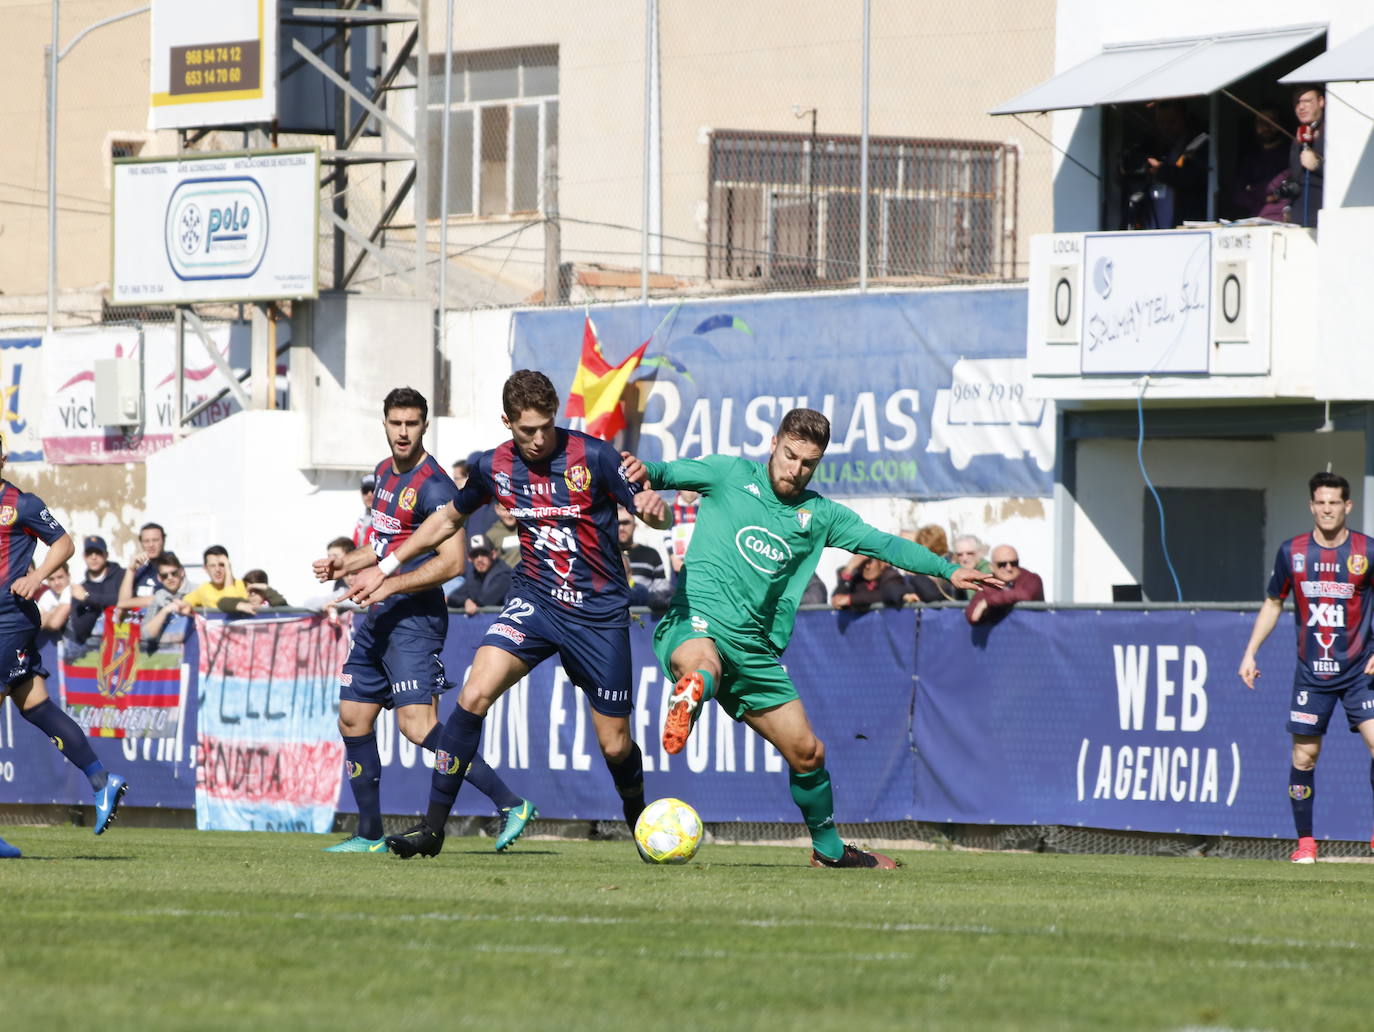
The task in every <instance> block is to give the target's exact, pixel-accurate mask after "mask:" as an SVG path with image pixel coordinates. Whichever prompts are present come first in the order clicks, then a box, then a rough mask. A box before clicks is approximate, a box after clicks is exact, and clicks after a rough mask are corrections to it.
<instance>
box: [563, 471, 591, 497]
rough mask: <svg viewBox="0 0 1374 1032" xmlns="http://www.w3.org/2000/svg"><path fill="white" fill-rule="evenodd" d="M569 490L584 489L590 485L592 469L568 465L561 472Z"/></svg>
mask: <svg viewBox="0 0 1374 1032" xmlns="http://www.w3.org/2000/svg"><path fill="white" fill-rule="evenodd" d="M563 483H565V484H567V485H568V490H569V491H585V490H587V489H588V488H589V487H591V486H592V471H591V470H589V469H588V468H587V467H586V466H569V467H568V468H567V470H566V471H565V472H564V474H563Z"/></svg>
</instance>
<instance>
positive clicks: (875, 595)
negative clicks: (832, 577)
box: [830, 555, 906, 613]
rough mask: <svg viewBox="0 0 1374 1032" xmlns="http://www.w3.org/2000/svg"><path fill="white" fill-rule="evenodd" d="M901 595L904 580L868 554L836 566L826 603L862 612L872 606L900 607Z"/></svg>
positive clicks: (894, 569) (897, 572)
mask: <svg viewBox="0 0 1374 1032" xmlns="http://www.w3.org/2000/svg"><path fill="white" fill-rule="evenodd" d="M905 594H906V581H905V580H903V579H902V574H901V571H899V570H898V569H896V567H894V566H891V565H889V564H888V563H885V562H883V561H882V560H881V559H874V558H873V557H872V556H867V555H856V556H854V557H853V558H852V559H850V560H849V562H848V563H846V564H845V565H844V566H841V567H840V573H839V577H838V579H837V583H836V585H835V593H834V594H833V595H831V596H830V605H831V607H832V608H834V609H847V610H850V611H851V612H855V613H865V612H867V611H868V610H869V609H870V608H871V607H872V606H875V605H884V606H901V605H902V603H903V601H904V599H903V596H904V595H905Z"/></svg>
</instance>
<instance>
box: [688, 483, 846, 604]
mask: <svg viewBox="0 0 1374 1032" xmlns="http://www.w3.org/2000/svg"><path fill="white" fill-rule="evenodd" d="M700 505H701V495H700V493H698V492H696V491H679V492H678V493H677V498H675V499H674V500H673V526H672V529H670V530H669V531H668V555H669V562H671V563H672V566H673V574H674V575H676V574H678V573H681V572H682V564H683V563H684V562H685V561H686V559H687V545H688V544H689V543H690V542H691V540H692V530H693V528H695V527H696V525H697V507H698V506H700ZM821 589H822V590H824V589H825V585H824V583H822V585H821Z"/></svg>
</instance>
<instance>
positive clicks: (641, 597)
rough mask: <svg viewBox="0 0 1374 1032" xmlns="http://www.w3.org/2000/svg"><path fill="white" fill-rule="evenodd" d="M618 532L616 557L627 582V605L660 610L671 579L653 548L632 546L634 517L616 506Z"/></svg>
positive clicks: (670, 592)
mask: <svg viewBox="0 0 1374 1032" xmlns="http://www.w3.org/2000/svg"><path fill="white" fill-rule="evenodd" d="M617 519H618V521H619V524H618V525H619V529H620V556H621V559H622V560H623V561H624V563H625V576H626V578H628V580H629V582H630V605H632V606H648V607H649V608H650V609H653V610H656V611H661V610H665V609H667V608H668V600H669V599H671V598H672V597H673V579H672V578H671V577H669V576H668V571H667V570H665V569H664V568H663V556H662V555H661V554H660V553H659V551H658V549H657V548H651V547H649V546H648V545H637V544H635V518H634V516H633V515H631V513H630V510H629V509H626V508H625V506H623V505H621V506H617Z"/></svg>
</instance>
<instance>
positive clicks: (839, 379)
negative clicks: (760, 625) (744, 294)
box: [513, 288, 1054, 498]
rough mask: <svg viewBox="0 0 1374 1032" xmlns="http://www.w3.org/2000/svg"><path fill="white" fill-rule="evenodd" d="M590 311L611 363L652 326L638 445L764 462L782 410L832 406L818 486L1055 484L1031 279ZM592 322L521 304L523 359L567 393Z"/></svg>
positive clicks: (1022, 492) (978, 490) (666, 456)
mask: <svg viewBox="0 0 1374 1032" xmlns="http://www.w3.org/2000/svg"><path fill="white" fill-rule="evenodd" d="M592 319H593V321H594V323H595V325H596V330H597V334H598V336H599V338H600V341H601V344H602V347H603V349H604V351H605V354H606V360H607V361H608V362H610V363H612V364H615V363H617V362H620V361H621V360H623V359H624V358H625V357H626V356H627V355H629V354H630V353H631V352H633V351H634V350H635V349H636V348H637V347H639V345H640V344H642V343H643V342H644V341H645V340H648V339H649V338H650V337H651V336H652V338H653V339H652V340H651V341H650V343H649V347H648V348H647V350H646V351H645V356H644V360H643V361H642V362H641V363H640V366H639V368H638V369H637V370H636V371H635V374H634V375H635V380H633V381H632V383H631V386H630V389H629V390H627V392H626V396H627V400H628V401H629V402H631V403H632V406H633V407H635V408H637V409H638V413H639V414H638V417H636V416H635V415H634V414H633V413H632V414H631V416H630V420H629V423H630V426H629V441H628V443H629V444H630V445H631V446H632V447H633V448H634V449H635V450H636V454H637V455H638V456H639V457H640V458H643V459H651V460H672V459H677V458H696V457H699V456H701V455H708V454H712V453H720V454H726V455H742V456H744V457H746V458H751V459H763V458H764V457H765V456H766V455H767V454H768V451H769V446H770V442H771V440H772V436H773V431H774V429H775V428H776V427H777V424H778V422H779V421H780V420H781V419H782V417H783V415H785V414H786V413H787V412H788V410H790V409H792V408H795V407H803V408H815V409H819V410H820V411H822V412H824V413H825V414H826V415H827V416H828V417H829V418H830V423H831V438H830V447H829V448H828V449H827V451H826V455H825V458H824V460H822V462H821V464H820V466H819V467H818V469H817V471H816V474H815V477H814V479H813V481H812V486H813V487H815V488H816V489H817V490H818V491H820V492H821V493H823V494H827V495H831V496H834V497H857V496H864V495H869V496H876V495H907V496H915V497H922V498H941V497H959V496H965V495H1018V496H1022V497H1035V496H1041V497H1043V496H1045V495H1048V494H1049V492H1050V486H1051V477H1050V470H1051V469H1052V468H1053V465H1054V406H1053V405H1052V404H1051V403H1049V402H1046V401H1043V400H1040V399H1036V398H1031V397H1030V396H1029V394H1028V392H1027V390H1026V386H1027V383H1028V379H1029V375H1028V371H1027V368H1026V361H1025V351H1026V291H1025V289H1024V288H1016V289H976V290H956V289H951V290H922V291H913V292H909V293H902V294H877V295H867V296H861V297H855V296H837V297H801V298H759V299H753V300H735V301H714V302H710V303H707V304H692V305H681V306H679V307H677V308H672V307H669V306H663V305H655V306H650V307H648V308H644V307H638V306H635V307H631V306H625V307H613V308H603V309H598V310H594V311H593V312H592ZM583 322H584V314H583V312H581V311H577V310H573V309H566V310H555V311H537V312H536V311H525V312H517V313H516V314H515V316H514V320H513V336H514V355H513V362H514V367H515V368H521V367H525V368H530V369H542V370H543V371H544V372H546V373H547V374H548V375H549V377H550V378H551V379H552V380H553V382H554V385H555V386H556V387H557V388H558V389H559V392H560V394H561V396H563V397H565V398H566V397H567V394H568V391H569V388H570V387H571V386H572V384H573V378H574V375H575V373H576V371H577V365H578V358H579V354H580V351H579V343H580V342H581V340H582V332H583ZM561 419H562V417H561V415H560V421H561ZM573 425H576V423H575V422H574V423H573Z"/></svg>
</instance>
